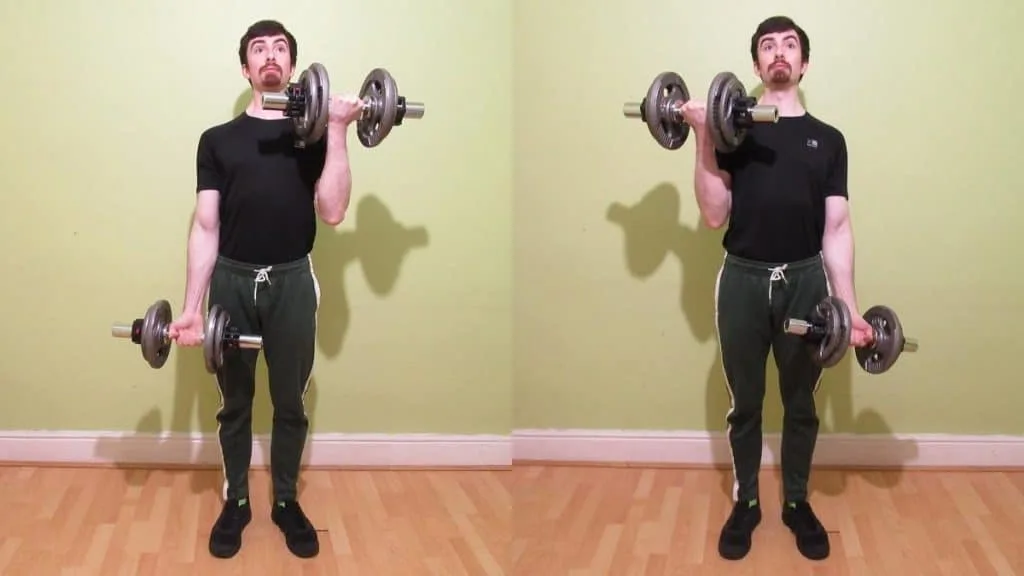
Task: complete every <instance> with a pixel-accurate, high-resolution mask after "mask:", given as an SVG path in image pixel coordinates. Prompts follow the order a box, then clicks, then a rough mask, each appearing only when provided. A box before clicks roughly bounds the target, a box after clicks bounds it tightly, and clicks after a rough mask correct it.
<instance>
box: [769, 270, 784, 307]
mask: <svg viewBox="0 0 1024 576" xmlns="http://www.w3.org/2000/svg"><path fill="white" fill-rule="evenodd" d="M786 266H789V264H783V265H782V266H776V267H774V268H769V269H768V271H769V272H771V273H772V275H771V276H770V277H769V278H768V303H769V304H771V302H772V286H774V285H775V283H776V282H778V281H779V280H782V281H783V282H785V283H786V284H789V280H787V279H786V273H785V270H786Z"/></svg>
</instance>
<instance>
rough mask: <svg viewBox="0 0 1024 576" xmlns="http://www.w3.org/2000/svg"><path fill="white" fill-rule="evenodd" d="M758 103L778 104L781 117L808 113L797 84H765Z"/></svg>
mask: <svg viewBox="0 0 1024 576" xmlns="http://www.w3.org/2000/svg"><path fill="white" fill-rule="evenodd" d="M758 104H766V105H770V106H777V107H778V109H779V116H780V117H792V116H803V115H804V114H806V113H807V110H805V109H804V106H803V104H801V103H800V92H799V87H798V86H797V85H795V84H794V85H792V86H785V87H773V86H765V87H764V94H762V95H761V98H759V99H758Z"/></svg>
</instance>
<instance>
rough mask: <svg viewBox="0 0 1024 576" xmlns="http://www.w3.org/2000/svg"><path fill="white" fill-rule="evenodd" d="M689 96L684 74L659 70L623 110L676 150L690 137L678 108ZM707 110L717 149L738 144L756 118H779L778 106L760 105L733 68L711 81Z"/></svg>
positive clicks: (733, 146)
mask: <svg viewBox="0 0 1024 576" xmlns="http://www.w3.org/2000/svg"><path fill="white" fill-rule="evenodd" d="M689 100H690V92H689V90H688V89H687V87H686V82H684V81H683V78H682V77H681V76H680V75H679V74H676V73H675V72H662V73H661V74H658V75H657V76H656V77H655V78H654V81H653V82H651V86H650V88H648V90H647V95H646V96H645V97H644V98H643V100H641V101H640V102H639V103H637V102H628V103H626V104H625V105H624V106H623V108H622V113H623V114H624V115H625V116H626V117H627V118H639V119H640V120H641V121H643V122H644V123H646V124H647V129H648V130H649V131H650V133H651V136H653V137H654V140H655V141H656V142H657V143H658V144H660V145H661V146H662V147H663V148H665V149H667V150H676V149H678V148H680V147H682V145H683V144H685V143H686V140H687V138H689V137H690V125H689V124H687V123H686V120H684V119H683V113H682V112H681V108H682V106H683V104H685V103H686V102H687V101H689ZM706 113H707V126H708V132H709V133H710V134H711V141H712V142H713V143H714V145H715V148H716V149H717V150H718V151H720V152H731V151H733V150H735V149H736V148H738V147H739V145H740V144H741V143H742V142H743V139H744V138H746V136H747V131H748V130H750V128H751V127H752V126H753V125H754V123H755V122H766V123H774V122H778V120H779V109H778V107H777V106H770V105H759V104H758V103H757V99H756V98H753V97H750V96H747V90H746V88H744V87H743V83H742V82H740V80H739V78H737V77H736V75H735V74H733V73H732V72H720V73H718V74H717V75H716V76H715V78H714V79H713V80H712V81H711V87H710V88H709V89H708V99H707V112H706Z"/></svg>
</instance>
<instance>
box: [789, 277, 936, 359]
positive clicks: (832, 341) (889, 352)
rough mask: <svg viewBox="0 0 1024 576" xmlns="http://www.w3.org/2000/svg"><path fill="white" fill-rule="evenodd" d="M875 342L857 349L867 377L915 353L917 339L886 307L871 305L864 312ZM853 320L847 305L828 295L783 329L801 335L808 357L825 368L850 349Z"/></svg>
mask: <svg viewBox="0 0 1024 576" xmlns="http://www.w3.org/2000/svg"><path fill="white" fill-rule="evenodd" d="M864 321H865V322H867V323H868V324H870V325H871V328H872V331H873V333H874V339H873V340H872V342H871V343H870V344H868V345H867V346H864V347H858V348H857V349H856V352H855V354H856V355H857V363H858V364H860V367H861V368H863V369H864V371H865V372H867V373H869V374H881V373H883V372H885V371H887V370H889V369H890V368H892V366H893V365H894V364H895V363H896V360H898V359H899V357H900V355H901V354H902V353H904V352H917V340H915V339H913V338H907V337H906V336H904V334H903V325H902V324H901V323H900V320H899V317H898V316H896V312H894V311H893V310H892V309H891V308H889V307H887V306H872V307H871V308H868V310H867V312H865V313H864ZM852 325H853V320H852V318H851V315H850V309H849V308H848V307H847V306H846V303H845V302H843V301H842V300H840V299H839V298H836V297H834V296H829V297H827V298H825V299H824V300H822V301H821V302H819V303H818V305H817V306H815V307H814V309H813V310H812V311H811V313H810V314H808V316H807V318H806V319H803V320H800V319H796V318H789V319H787V320H786V321H785V322H784V323H783V326H782V330H783V331H784V332H786V333H788V334H795V335H797V336H801V337H802V338H803V339H804V340H805V341H807V343H808V345H809V346H810V348H811V357H812V358H813V359H814V361H815V362H816V363H817V364H819V365H820V366H823V367H825V368H830V367H832V366H835V365H836V364H838V363H839V361H840V360H842V359H843V356H844V355H845V354H846V349H847V348H849V346H850V332H851V326H852Z"/></svg>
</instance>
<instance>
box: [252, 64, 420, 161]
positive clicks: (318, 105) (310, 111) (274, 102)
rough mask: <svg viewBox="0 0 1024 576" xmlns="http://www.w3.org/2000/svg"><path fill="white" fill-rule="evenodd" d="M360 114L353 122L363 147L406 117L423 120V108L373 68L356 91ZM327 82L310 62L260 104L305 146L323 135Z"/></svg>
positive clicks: (386, 74)
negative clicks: (280, 115) (279, 115)
mask: <svg viewBox="0 0 1024 576" xmlns="http://www.w3.org/2000/svg"><path fill="white" fill-rule="evenodd" d="M359 98H360V99H361V100H362V101H363V103H364V104H363V113H362V115H361V116H360V117H359V120H357V121H356V134H357V136H358V138H359V141H360V142H361V143H362V144H363V146H365V147H367V148H373V147H374V146H377V145H378V144H380V143H381V142H382V141H383V140H384V139H385V138H387V136H388V134H390V133H391V130H392V129H393V128H394V127H395V126H401V125H402V122H403V121H404V120H406V119H408V118H412V119H420V118H423V114H424V112H425V106H424V105H423V104H422V103H420V102H409V101H407V100H406V99H405V96H401V95H399V93H398V83H397V82H395V79H394V77H393V76H391V73H390V72H388V71H387V70H385V69H383V68H374V69H373V70H371V71H370V73H369V74H367V75H366V79H365V80H363V85H362V87H361V88H360V90H359ZM330 99H331V81H330V78H329V77H328V75H327V68H326V67H324V65H323V64H320V63H318V62H314V63H313V64H310V66H309V68H306V69H305V70H303V71H302V73H300V74H299V81H298V82H292V83H289V84H288V86H287V87H286V88H285V90H284V92H271V93H266V94H263V98H262V105H263V107H264V108H266V109H268V110H280V111H282V112H284V114H285V116H287V117H289V118H292V120H293V121H294V123H295V134H296V136H297V142H296V145H297V146H299V147H305V146H306V145H307V144H314V143H316V142H318V141H319V140H320V139H321V138H323V136H324V132H325V131H326V130H327V120H328V116H329V114H328V113H329V111H330Z"/></svg>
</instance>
